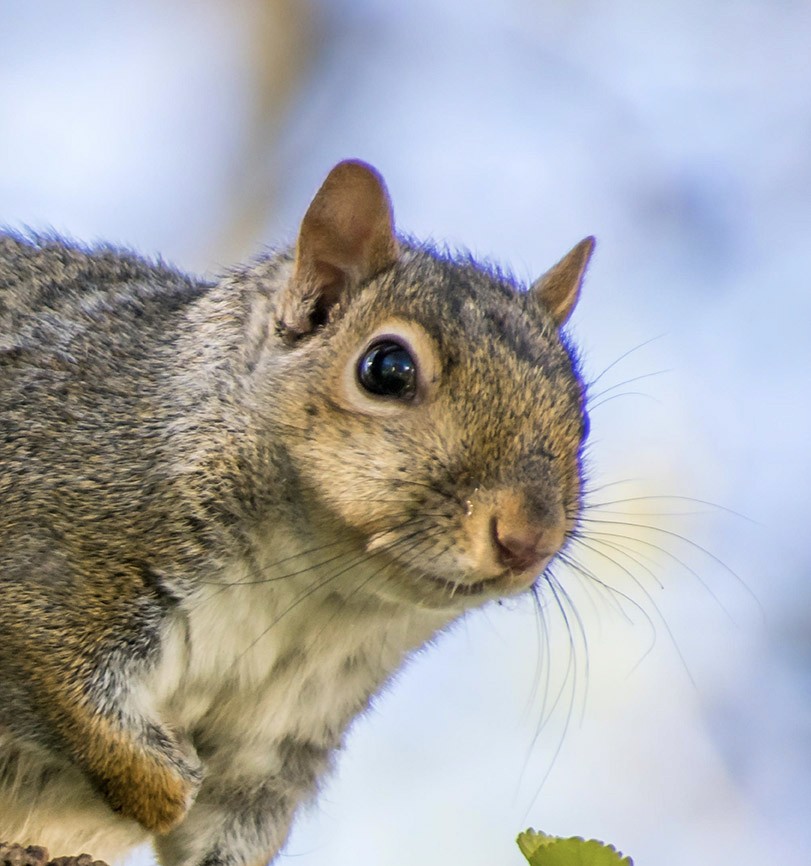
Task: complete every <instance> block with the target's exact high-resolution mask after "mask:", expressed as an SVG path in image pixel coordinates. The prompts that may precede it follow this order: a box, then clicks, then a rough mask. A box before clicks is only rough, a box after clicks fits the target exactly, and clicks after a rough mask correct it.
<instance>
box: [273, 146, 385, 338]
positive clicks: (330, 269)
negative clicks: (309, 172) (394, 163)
mask: <svg viewBox="0 0 811 866" xmlns="http://www.w3.org/2000/svg"><path fill="white" fill-rule="evenodd" d="M398 253H399V250H398V245H397V239H396V238H395V236H394V225H393V218H392V209H391V201H390V200H389V194H388V191H387V190H386V185H385V183H384V181H383V178H382V177H381V176H380V175H379V174H378V172H377V171H376V170H375V169H374V168H372V167H371V166H370V165H367V164H366V163H364V162H360V161H359V160H346V161H344V162H340V163H338V165H336V166H335V168H333V169H332V171H331V172H330V173H329V174H328V175H327V178H326V180H325V181H324V183H323V184H322V185H321V188H320V189H319V190H318V192H317V193H316V195H315V197H314V198H313V200H312V202H311V203H310V206H309V208H308V209H307V213H306V214H305V215H304V219H303V220H302V223H301V228H300V230H299V236H298V240H297V243H296V261H295V265H294V269H293V277H292V279H291V280H290V282H289V283H288V285H287V286H286V287H285V292H284V296H283V298H282V303H281V311H282V323H283V324H284V325H285V326H286V327H287V328H288V330H290V331H292V332H294V333H296V334H299V335H303V334H306V333H309V332H311V331H312V330H314V329H315V328H316V327H317V326H318V325H319V324H323V323H324V322H325V321H326V320H327V318H328V317H329V314H330V311H331V310H332V309H333V308H334V307H335V306H336V305H337V304H338V303H339V302H340V300H341V298H342V297H343V295H344V294H345V292H346V291H347V290H348V289H349V288H351V286H352V285H353V284H357V283H359V282H363V281H364V280H367V279H369V278H370V277H372V276H374V274H376V273H378V272H379V271H382V270H383V269H385V268H387V267H389V266H390V265H392V264H394V262H395V261H396V260H397V256H398Z"/></svg>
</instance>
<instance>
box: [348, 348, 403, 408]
mask: <svg viewBox="0 0 811 866" xmlns="http://www.w3.org/2000/svg"><path fill="white" fill-rule="evenodd" d="M358 381H359V382H360V384H361V385H362V386H363V387H364V388H365V389H366V390H367V391H369V393H371V394H379V395H380V396H382V397H396V398H397V399H399V400H410V399H411V398H412V397H413V396H414V395H415V394H416V393H417V364H416V362H415V361H414V359H413V358H412V357H411V355H410V353H409V352H408V350H407V349H406V348H405V347H404V346H402V345H401V344H400V343H395V342H394V341H392V340H381V341H380V342H379V343H374V344H373V345H372V346H370V347H369V349H368V350H367V351H366V353H365V354H364V355H363V356H362V357H361V359H360V361H358Z"/></svg>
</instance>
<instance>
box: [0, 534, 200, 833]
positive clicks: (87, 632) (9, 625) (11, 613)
mask: <svg viewBox="0 0 811 866" xmlns="http://www.w3.org/2000/svg"><path fill="white" fill-rule="evenodd" d="M3 553H4V554H6V553H7V555H6V559H5V563H4V565H3V568H2V570H1V571H0V634H2V635H3V640H2V641H0V678H2V680H3V686H4V697H6V696H7V697H6V700H5V701H4V705H3V706H2V707H0V729H2V728H3V727H5V728H6V729H7V730H8V731H9V732H10V733H11V735H12V736H13V737H16V739H17V741H18V742H19V743H20V744H24V743H30V744H31V745H33V746H39V747H45V749H46V750H47V751H50V752H51V753H52V754H53V755H54V756H55V757H56V758H58V759H59V760H60V761H65V760H67V761H69V762H70V763H72V764H73V765H74V766H76V767H77V768H78V769H79V770H80V771H81V772H82V773H83V774H84V775H85V776H86V777H87V778H88V779H89V781H90V782H91V783H92V785H93V786H94V787H95V789H96V790H97V791H98V792H99V793H100V795H101V796H102V797H103V799H104V800H105V801H106V802H107V803H108V804H109V805H110V807H111V808H112V809H113V810H115V811H116V812H118V813H120V814H122V815H123V816H125V817H128V818H133V819H135V820H136V821H138V822H139V823H140V824H142V825H143V826H144V827H145V828H146V829H147V830H149V831H150V832H152V833H165V832H167V831H168V830H170V829H171V828H172V827H174V826H175V825H176V824H178V823H179V822H180V821H182V819H183V817H184V816H185V814H186V812H187V811H188V809H189V807H190V806H191V803H192V801H193V799H194V795H195V794H196V792H197V789H198V788H199V785H200V780H201V775H202V773H201V767H200V761H199V759H198V757H197V755H196V753H195V751H194V749H193V747H192V746H191V744H190V743H188V742H184V741H183V739H182V738H181V737H180V736H179V735H178V734H177V733H176V732H174V731H173V730H171V729H169V728H168V727H166V726H164V725H162V724H161V723H160V722H159V721H158V720H157V719H155V718H154V717H153V715H152V712H151V710H150V708H149V706H148V705H147V704H145V703H144V700H145V699H144V698H143V697H142V696H140V695H139V693H138V685H137V677H135V676H134V675H133V674H134V672H135V671H136V670H137V669H138V668H139V667H140V666H142V665H143V663H144V660H145V659H146V658H148V657H149V655H151V654H153V653H155V652H157V651H158V640H159V638H158V624H159V623H160V617H161V609H160V607H159V605H158V603H157V602H156V601H154V600H152V599H151V598H150V597H149V596H148V595H147V594H146V593H145V592H144V590H143V587H142V585H139V578H138V573H137V571H136V569H135V567H134V566H132V567H129V570H128V568H127V567H125V565H124V564H121V565H119V566H118V567H117V570H116V571H115V572H112V573H106V572H102V571H100V570H99V569H97V568H93V565H94V564H93V563H86V562H83V561H82V560H81V559H79V558H78V557H73V558H69V557H68V556H67V555H65V554H63V553H62V551H60V549H59V547H58V545H56V544H51V545H50V546H49V545H47V544H45V543H44V542H42V541H41V540H40V539H37V538H35V537H34V534H33V533H30V534H28V535H27V536H25V537H23V538H22V539H11V538H4V539H3ZM32 611H33V612H34V613H35V614H36V616H34V615H32V614H31V612H32ZM132 611H138V613H139V615H138V617H135V616H133V613H132ZM144 622H147V623H150V622H152V623H153V625H152V627H151V629H150V628H147V627H145V626H144V624H143V623H144ZM0 757H1V756H0ZM33 808H36V806H34V807H33Z"/></svg>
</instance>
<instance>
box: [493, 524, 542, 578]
mask: <svg viewBox="0 0 811 866" xmlns="http://www.w3.org/2000/svg"><path fill="white" fill-rule="evenodd" d="M490 528H491V533H492V540H493V549H494V551H495V554H496V559H497V560H498V562H499V564H500V565H503V566H504V567H505V568H509V569H511V570H513V571H529V570H530V569H531V568H533V567H539V566H540V564H541V562H542V561H543V560H545V559H548V558H549V557H550V556H552V554H554V553H555V545H554V544H552V543H551V540H550V538H549V536H550V535H551V534H552V533H549V532H547V531H546V529H545V528H544V527H539V526H532V525H526V524H525V525H523V526H520V527H519V526H510V525H509V522H507V523H504V522H502V521H500V520H499V519H498V518H497V517H494V518H493V519H492V521H491V523H490Z"/></svg>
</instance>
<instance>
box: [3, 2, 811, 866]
mask: <svg viewBox="0 0 811 866" xmlns="http://www.w3.org/2000/svg"><path fill="white" fill-rule="evenodd" d="M810 45H811V5H809V4H808V3H807V2H803V0H780V2H774V0H719V2H715V3H707V2H705V0H679V2H675V0H659V2H657V3H650V4H642V3H638V2H631V0H618V2H613V3H598V2H596V0H594V2H591V0H546V2H539V0H501V2H499V3H483V2H477V0H442V2H436V0H435V2H429V0H410V2H408V3H387V2H384V0H332V2H330V0H265V2H260V0H230V2H228V3H226V2H214V0H197V2H195V3H193V4H192V3H179V2H169V0H160V2H159V0H141V2H140V3H138V4H134V3H132V4H123V3H109V2H104V0H92V2H91V0H76V2H73V3H70V4H65V3H59V2H37V0H32V2H14V0H12V2H6V3H3V4H2V6H0V223H4V224H6V225H7V226H11V227H14V228H18V229H19V228H23V227H25V226H30V227H33V228H37V229H47V228H53V229H55V230H57V231H60V232H65V233H68V234H70V235H72V236H74V237H76V238H80V239H82V240H85V241H93V240H96V239H106V240H110V241H114V242H120V243H123V244H126V245H128V246H132V247H135V248H137V249H138V250H140V251H142V252H143V253H146V254H149V255H156V254H160V255H162V256H163V257H165V258H166V259H168V260H169V261H171V262H173V263H175V264H177V265H178V266H180V267H182V268H185V269H190V270H194V271H197V272H200V273H205V274H208V275H213V274H216V273H218V272H221V271H222V270H223V269H224V268H226V267H228V266H229V265H231V264H233V263H235V262H237V261H239V260H243V259H246V258H248V257H249V256H251V255H253V254H254V253H256V252H257V251H258V250H260V249H261V247H262V246H263V245H265V244H278V243H280V242H286V241H290V240H292V239H293V238H294V237H295V231H296V228H297V225H298V221H299V220H300V218H301V216H302V214H303V212H304V209H305V208H306V205H307V203H308V201H309V198H310V196H311V195H312V194H313V193H314V191H315V190H316V188H317V187H318V185H319V183H320V181H321V179H322V178H323V176H324V175H325V174H326V172H327V171H328V170H329V168H330V167H331V165H332V164H333V163H335V162H336V161H338V160H339V159H341V158H344V157H348V156H355V157H360V158H363V159H366V160H368V161H370V162H372V163H373V164H374V165H376V166H377V167H378V168H379V169H380V170H381V171H382V173H383V174H384V176H385V177H386V179H387V181H388V184H389V187H390V190H391V194H392V198H393V201H394V206H395V213H396V217H397V220H398V224H399V225H400V227H401V228H402V229H404V230H406V231H408V232H411V233H414V234H416V235H418V236H423V237H431V238H434V239H438V240H445V241H448V242H449V243H450V244H451V245H464V246H465V247H467V248H469V249H471V250H472V251H473V252H474V253H476V254H477V255H480V256H486V257H491V258H494V259H496V260H498V261H501V262H503V263H505V264H507V265H509V266H510V267H512V268H513V270H514V271H515V272H516V273H517V274H518V275H519V276H520V277H521V278H524V279H527V280H530V279H532V278H534V277H536V276H537V275H539V274H540V273H541V272H542V271H543V270H545V269H546V268H547V267H549V266H550V265H551V264H553V263H554V262H555V261H556V260H557V259H558V258H559V257H560V256H561V255H562V254H563V253H564V252H566V251H567V250H568V249H569V248H570V247H571V246H572V245H573V244H574V243H575V242H576V241H578V240H579V239H580V238H582V237H583V236H585V235H587V234H595V235H596V236H597V238H598V242H599V243H598V249H597V253H596V255H595V258H594V260H593V263H592V266H591V269H590V272H589V275H588V279H587V282H586V286H585V290H584V294H583V298H582V301H581V304H580V306H579V308H578V310H577V311H576V313H575V315H574V317H573V320H572V323H571V327H570V331H571V334H572V336H573V337H574V339H575V340H576V342H577V343H578V344H579V346H580V347H581V349H582V354H583V360H584V367H585V372H586V377H587V379H589V380H590V381H595V380H596V381H595V384H594V385H593V388H592V394H593V396H592V406H593V412H592V429H593V433H592V445H591V448H590V452H589V459H590V467H591V469H590V484H591V486H592V488H594V490H595V492H594V493H593V495H592V501H593V503H594V506H593V509H592V510H591V511H590V513H589V517H590V519H591V520H592V521H594V522H590V523H587V524H586V526H587V527H588V528H589V530H590V533H591V535H590V539H589V540H588V541H587V542H585V544H584V545H583V546H581V547H579V548H574V549H573V554H575V555H576V556H577V558H578V559H579V561H581V562H582V563H583V565H584V567H585V568H586V569H589V570H590V571H591V572H593V574H594V575H595V576H596V577H597V578H599V581H600V583H598V582H597V580H595V579H587V578H586V577H585V576H584V575H583V574H579V573H577V572H574V571H572V572H568V573H566V572H564V571H561V572H560V574H559V576H560V579H561V581H562V583H563V584H564V586H565V587H566V590H567V592H569V593H570V594H571V596H572V602H573V605H574V607H575V608H576V610H577V616H574V615H572V613H571V611H569V614H568V623H567V622H566V621H564V619H563V617H562V615H561V613H560V611H558V610H556V608H555V604H554V601H553V600H552V599H549V600H547V602H546V604H545V606H544V607H543V608H542V609H541V613H542V614H543V616H542V617H541V616H540V615H539V611H538V609H537V608H536V607H535V606H534V605H533V604H532V602H531V600H523V601H520V602H516V603H511V604H509V605H505V606H502V607H498V606H496V607H493V608H490V609H487V610H484V611H481V612H479V613H477V614H475V615H471V616H470V617H469V618H468V619H467V620H465V621H464V622H463V623H462V624H460V625H459V626H458V627H456V628H455V629H454V630H452V631H451V632H450V633H449V634H447V635H445V636H444V637H443V638H442V639H441V640H440V641H439V642H438V643H437V645H436V646H434V647H432V648H430V649H429V650H427V651H425V652H423V653H422V654H420V655H419V657H417V658H416V659H415V660H414V661H413V663H412V664H411V665H410V667H409V668H408V669H407V670H406V671H404V672H403V674H402V675H401V676H400V677H399V678H398V681H397V682H396V683H395V685H394V686H393V687H392V688H391V689H389V690H388V691H387V693H386V694H385V695H383V696H382V697H381V698H380V699H379V700H378V702H377V705H376V708H375V711H374V712H373V713H372V714H370V715H369V716H368V717H366V718H364V719H362V720H360V721H359V722H358V723H357V724H356V726H355V728H354V729H353V731H352V734H351V736H350V739H349V745H348V749H347V751H346V753H345V754H344V756H343V757H342V759H341V762H340V771H339V772H338V774H337V775H336V776H335V777H334V779H333V780H332V781H331V782H330V783H329V784H328V785H326V787H325V790H324V792H323V794H322V796H321V798H320V799H319V801H318V803H317V804H316V805H315V806H314V807H312V808H311V809H309V810H308V811H307V813H306V814H304V815H302V817H301V818H300V820H299V822H298V824H297V826H296V829H295V831H294V833H293V835H292V837H291V839H290V842H289V844H288V846H287V849H286V853H285V855H284V856H283V858H282V859H281V862H282V863H286V862H290V863H295V864H297V866H309V864H313V866H316V864H323V863H330V864H332V866H344V864H346V866H349V864H353V866H358V864H375V866H405V864H413V863H422V864H437V866H440V864H449V863H465V864H466V866H492V864H510V863H513V864H516V866H518V864H519V863H520V862H521V858H520V855H519V853H518V851H517V849H515V848H514V846H513V842H512V840H513V838H514V836H515V834H516V833H517V832H518V831H519V830H521V829H523V828H524V827H526V826H528V825H533V826H535V827H536V828H538V829H543V830H545V831H547V832H550V833H555V834H561V835H584V836H587V837H597V838H601V839H604V840H607V841H610V842H612V843H614V844H615V845H617V846H618V847H619V848H621V849H622V850H624V851H625V852H626V853H629V854H631V855H633V856H634V858H635V862H636V863H637V866H645V864H657V866H676V864H688V863H701V864H710V863H712V864H736V866H747V864H762V863H764V862H768V863H781V864H805V863H807V862H808V854H807V851H808V850H809V849H810V848H811V819H810V816H811V581H810V580H809V577H811V574H810V572H811V545H810V544H809V525H808V506H809V494H808V490H809V484H811V460H810V459H809V457H808V451H809V445H808V442H809V426H810V425H809V419H811V407H810V405H809V403H810V402H811V401H810V400H809V371H810V370H811V348H810V347H811V341H809V330H810V329H811V291H809V285H808V283H809V277H808V274H809V273H811V243H809V236H810V235H811V51H810V50H809V46H810ZM598 521H599V522H598ZM601 584H604V585H605V586H602V585H601ZM606 587H611V588H613V591H611V590H609V589H607V588H606ZM541 619H542V620H543V623H541ZM147 858H148V855H147V854H144V855H143V856H142V857H141V858H140V859H141V862H147Z"/></svg>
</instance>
